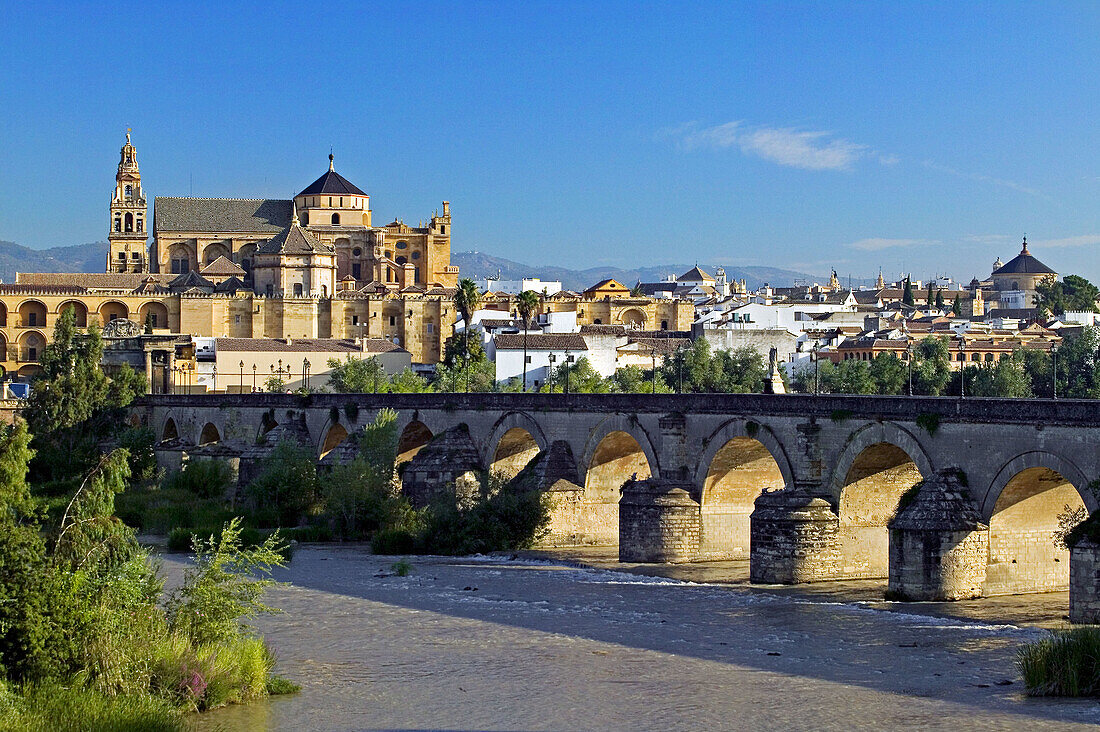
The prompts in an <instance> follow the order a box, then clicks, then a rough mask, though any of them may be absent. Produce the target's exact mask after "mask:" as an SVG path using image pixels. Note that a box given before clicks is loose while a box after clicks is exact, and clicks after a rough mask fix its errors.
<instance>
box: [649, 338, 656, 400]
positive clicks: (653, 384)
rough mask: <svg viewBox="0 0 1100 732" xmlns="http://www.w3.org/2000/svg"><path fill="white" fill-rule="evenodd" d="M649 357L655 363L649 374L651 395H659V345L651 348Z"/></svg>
mask: <svg viewBox="0 0 1100 732" xmlns="http://www.w3.org/2000/svg"><path fill="white" fill-rule="evenodd" d="M649 357H650V359H652V361H653V365H652V367H651V370H650V372H649V393H650V394H656V393H657V344H656V343H654V344H652V345H651V346H650V347H649Z"/></svg>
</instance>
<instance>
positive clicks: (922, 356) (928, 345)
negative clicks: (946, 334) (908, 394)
mask: <svg viewBox="0 0 1100 732" xmlns="http://www.w3.org/2000/svg"><path fill="white" fill-rule="evenodd" d="M950 382H951V354H950V351H949V350H948V347H947V339H946V338H937V337H933V336H928V337H926V338H924V339H922V340H921V341H919V342H918V343H917V346H916V348H914V349H913V393H914V394H922V395H925V396H939V395H941V394H943V391H944V389H945V388H946V387H947V385H948V384H949V383H950Z"/></svg>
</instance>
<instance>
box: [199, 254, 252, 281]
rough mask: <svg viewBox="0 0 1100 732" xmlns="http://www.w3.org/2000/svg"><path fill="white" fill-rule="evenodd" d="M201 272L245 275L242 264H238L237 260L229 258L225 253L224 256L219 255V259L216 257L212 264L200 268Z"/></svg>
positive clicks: (204, 273)
mask: <svg viewBox="0 0 1100 732" xmlns="http://www.w3.org/2000/svg"><path fill="white" fill-rule="evenodd" d="M199 274H203V275H216V276H225V275H228V276H237V277H243V276H244V269H243V268H242V267H241V265H239V264H237V263H236V262H233V261H232V260H230V259H227V258H226V256H225V255H224V254H223V255H222V256H220V257H218V258H217V259H215V260H214V261H213V262H211V263H210V264H208V265H206V266H205V267H203V268H202V269H200V270H199Z"/></svg>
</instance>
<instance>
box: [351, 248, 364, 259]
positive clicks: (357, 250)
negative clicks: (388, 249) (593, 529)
mask: <svg viewBox="0 0 1100 732" xmlns="http://www.w3.org/2000/svg"><path fill="white" fill-rule="evenodd" d="M351 256H353V257H361V256H363V250H362V249H360V248H359V247H355V249H352V250H351Z"/></svg>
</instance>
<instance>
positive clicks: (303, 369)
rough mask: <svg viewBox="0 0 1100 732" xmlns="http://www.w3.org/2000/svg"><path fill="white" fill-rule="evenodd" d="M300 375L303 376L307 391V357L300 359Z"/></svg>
mask: <svg viewBox="0 0 1100 732" xmlns="http://www.w3.org/2000/svg"><path fill="white" fill-rule="evenodd" d="M302 376H303V377H304V378H305V382H306V391H309V359H308V358H303V359H302Z"/></svg>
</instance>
